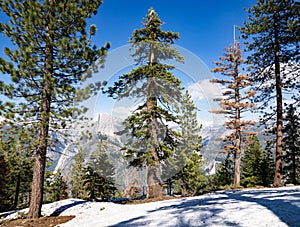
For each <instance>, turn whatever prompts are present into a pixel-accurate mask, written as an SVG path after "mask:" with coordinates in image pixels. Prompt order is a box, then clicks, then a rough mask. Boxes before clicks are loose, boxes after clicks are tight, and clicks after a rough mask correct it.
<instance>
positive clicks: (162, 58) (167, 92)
mask: <svg viewBox="0 0 300 227" xmlns="http://www.w3.org/2000/svg"><path fill="white" fill-rule="evenodd" d="M161 25H162V22H161V20H160V19H159V17H158V15H157V13H156V12H155V11H154V10H153V9H152V8H151V9H149V11H148V14H147V16H146V18H145V19H144V28H142V29H139V30H135V31H134V32H133V35H132V37H131V39H130V42H131V44H132V49H133V54H132V56H133V57H134V59H135V60H136V62H137V64H138V67H137V68H135V69H133V70H132V71H131V72H130V73H128V74H124V75H122V76H121V77H120V78H119V81H117V82H115V84H114V86H112V87H109V88H108V90H107V93H108V94H109V96H111V97H113V98H116V99H122V98H126V97H130V98H139V99H142V100H143V101H141V104H140V105H139V106H138V107H137V108H136V109H135V110H134V111H133V113H132V114H131V115H130V116H129V117H128V118H127V119H126V120H125V121H124V130H123V131H121V132H119V133H120V134H123V135H127V136H128V142H127V144H126V146H125V147H124V148H123V150H124V152H125V157H126V158H128V159H129V160H130V165H131V166H137V167H147V170H148V175H147V184H148V193H147V196H148V198H153V197H161V196H162V195H163V191H162V183H163V182H162V179H161V171H160V163H161V161H162V160H165V159H167V158H168V157H170V155H172V154H173V152H174V149H175V147H176V143H177V139H178V132H176V131H175V130H174V129H172V128H171V127H170V124H171V123H172V124H173V123H175V124H178V122H179V120H178V117H177V116H176V113H175V107H176V104H178V103H179V102H180V100H181V96H182V94H181V93H182V87H181V82H180V80H179V79H177V78H176V77H175V76H174V75H173V74H172V72H171V70H172V69H174V66H171V65H167V64H165V62H166V61H167V60H172V59H173V60H177V61H179V62H182V61H183V58H182V56H180V55H179V53H178V51H177V50H176V49H175V48H173V47H172V44H173V43H174V41H175V40H176V39H178V38H179V35H178V33H174V32H171V31H168V32H166V31H163V30H162V29H161Z"/></svg>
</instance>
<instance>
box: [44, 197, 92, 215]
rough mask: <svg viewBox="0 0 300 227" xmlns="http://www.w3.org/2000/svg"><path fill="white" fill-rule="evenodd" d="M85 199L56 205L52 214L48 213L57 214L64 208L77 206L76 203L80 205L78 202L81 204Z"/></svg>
mask: <svg viewBox="0 0 300 227" xmlns="http://www.w3.org/2000/svg"><path fill="white" fill-rule="evenodd" d="M86 202H87V201H85V200H81V201H73V202H72V203H69V204H66V205H64V206H61V207H58V208H57V209H56V210H54V211H53V212H52V214H50V215H49V216H59V215H60V214H61V213H62V212H64V211H65V210H67V209H69V208H71V207H74V206H77V205H80V204H83V203H86Z"/></svg>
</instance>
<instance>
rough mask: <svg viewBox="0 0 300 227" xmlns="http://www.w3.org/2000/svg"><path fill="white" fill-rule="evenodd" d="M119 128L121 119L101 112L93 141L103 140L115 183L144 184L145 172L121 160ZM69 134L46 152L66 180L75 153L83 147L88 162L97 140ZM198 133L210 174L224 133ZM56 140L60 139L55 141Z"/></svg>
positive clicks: (218, 130) (209, 128) (122, 141)
mask: <svg viewBox="0 0 300 227" xmlns="http://www.w3.org/2000/svg"><path fill="white" fill-rule="evenodd" d="M122 127H123V126H122V120H121V119H119V118H116V117H113V116H112V115H110V114H108V113H100V114H98V117H97V118H96V121H95V123H94V126H93V127H91V129H90V132H91V134H92V135H93V136H95V138H96V137H97V135H101V136H103V137H105V140H106V142H107V152H108V155H109V158H110V161H111V162H112V164H113V165H114V167H115V169H116V179H117V184H118V185H119V186H121V188H123V189H124V187H125V185H128V184H129V185H130V184H132V185H134V184H140V185H144V184H145V182H144V181H145V180H144V179H143V178H144V175H145V173H144V172H143V171H138V170H134V169H129V168H128V167H127V163H126V161H125V160H124V159H123V158H122V155H123V153H122V152H121V151H120V149H121V148H122V147H123V146H124V144H125V142H126V138H125V137H124V136H120V135H117V134H116V133H115V132H118V131H120V130H122ZM69 133H70V139H68V140H63V142H60V144H59V149H57V150H56V151H55V152H51V153H49V156H51V159H52V160H53V161H54V162H55V163H56V166H55V169H60V170H61V172H62V174H63V175H64V176H65V177H66V179H68V176H69V172H70V169H71V164H72V160H73V159H74V157H75V156H76V154H77V153H78V150H79V149H80V148H82V151H83V153H84V155H85V157H86V161H87V162H88V161H89V157H90V155H91V153H92V152H93V151H94V150H95V149H97V141H99V140H97V139H92V140H80V135H81V133H80V132H78V131H75V130H74V131H69ZM201 134H202V138H203V140H202V142H203V145H204V147H203V149H202V151H201V154H202V155H203V157H204V159H205V166H204V168H205V169H206V172H210V171H211V169H212V168H214V166H215V159H216V157H217V156H218V152H219V150H220V149H221V145H220V140H219V138H220V137H221V136H222V135H223V134H224V130H222V129H221V128H220V126H212V125H209V126H207V127H203V128H202V131H201ZM53 136H57V135H53ZM58 141H61V140H60V139H59V138H58Z"/></svg>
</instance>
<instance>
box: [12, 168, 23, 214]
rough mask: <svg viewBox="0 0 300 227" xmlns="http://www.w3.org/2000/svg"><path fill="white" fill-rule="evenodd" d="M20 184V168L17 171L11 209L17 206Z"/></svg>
mask: <svg viewBox="0 0 300 227" xmlns="http://www.w3.org/2000/svg"><path fill="white" fill-rule="evenodd" d="M20 185H21V170H19V173H18V178H17V184H16V191H15V199H14V205H13V209H16V208H17V206H18V201H19V194H20Z"/></svg>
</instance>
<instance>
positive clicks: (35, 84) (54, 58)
mask: <svg viewBox="0 0 300 227" xmlns="http://www.w3.org/2000/svg"><path fill="white" fill-rule="evenodd" d="M101 3H102V1H101V0H87V1H82V0H75V1H52V0H48V1H38V0H34V1H31V0H14V1H1V3H0V7H1V11H3V12H4V13H5V14H6V15H7V16H8V18H9V21H8V23H3V22H1V23H0V32H1V33H2V34H4V35H5V36H7V37H8V38H9V39H10V40H11V42H12V44H13V45H14V47H13V48H5V53H6V55H7V57H8V59H9V61H6V60H4V59H0V71H1V72H2V73H3V74H4V75H9V76H10V78H7V79H6V80H5V81H9V82H8V83H7V84H4V83H1V87H2V89H1V91H2V94H4V95H5V96H6V97H7V98H8V102H7V103H6V105H5V107H4V108H3V115H4V117H5V118H6V119H9V120H12V122H13V121H17V122H21V121H22V122H26V123H27V125H29V126H28V127H32V129H33V131H34V130H36V131H37V132H36V133H35V134H33V135H34V138H35V142H34V144H35V151H36V155H35V166H34V173H33V183H32V196H31V200H30V208H29V214H28V218H37V217H39V216H40V215H41V205H42V197H43V195H42V191H43V179H44V172H45V163H46V153H47V150H48V149H49V146H50V132H51V131H53V130H57V129H58V128H63V127H64V126H66V125H67V123H66V122H67V121H70V120H72V118H73V116H79V115H80V114H81V113H83V112H84V111H85V109H84V108H81V107H80V106H79V105H78V103H79V102H80V101H82V100H85V99H87V98H89V97H90V96H91V95H93V94H95V93H96V92H97V90H98V89H99V86H101V83H93V84H90V85H88V86H87V87H86V88H82V85H83V83H84V82H85V81H86V80H87V79H88V78H89V77H91V73H92V72H93V71H94V70H95V69H96V63H97V64H98V63H100V64H101V63H103V61H104V56H105V55H106V52H107V49H108V47H109V45H108V44H107V45H106V46H104V47H102V48H98V47H97V46H95V45H92V43H91V37H92V36H93V35H94V34H95V30H96V29H95V26H91V28H90V29H89V31H88V29H87V19H88V18H91V16H92V15H93V14H95V13H96V12H97V9H98V7H99V6H100V5H101Z"/></svg>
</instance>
